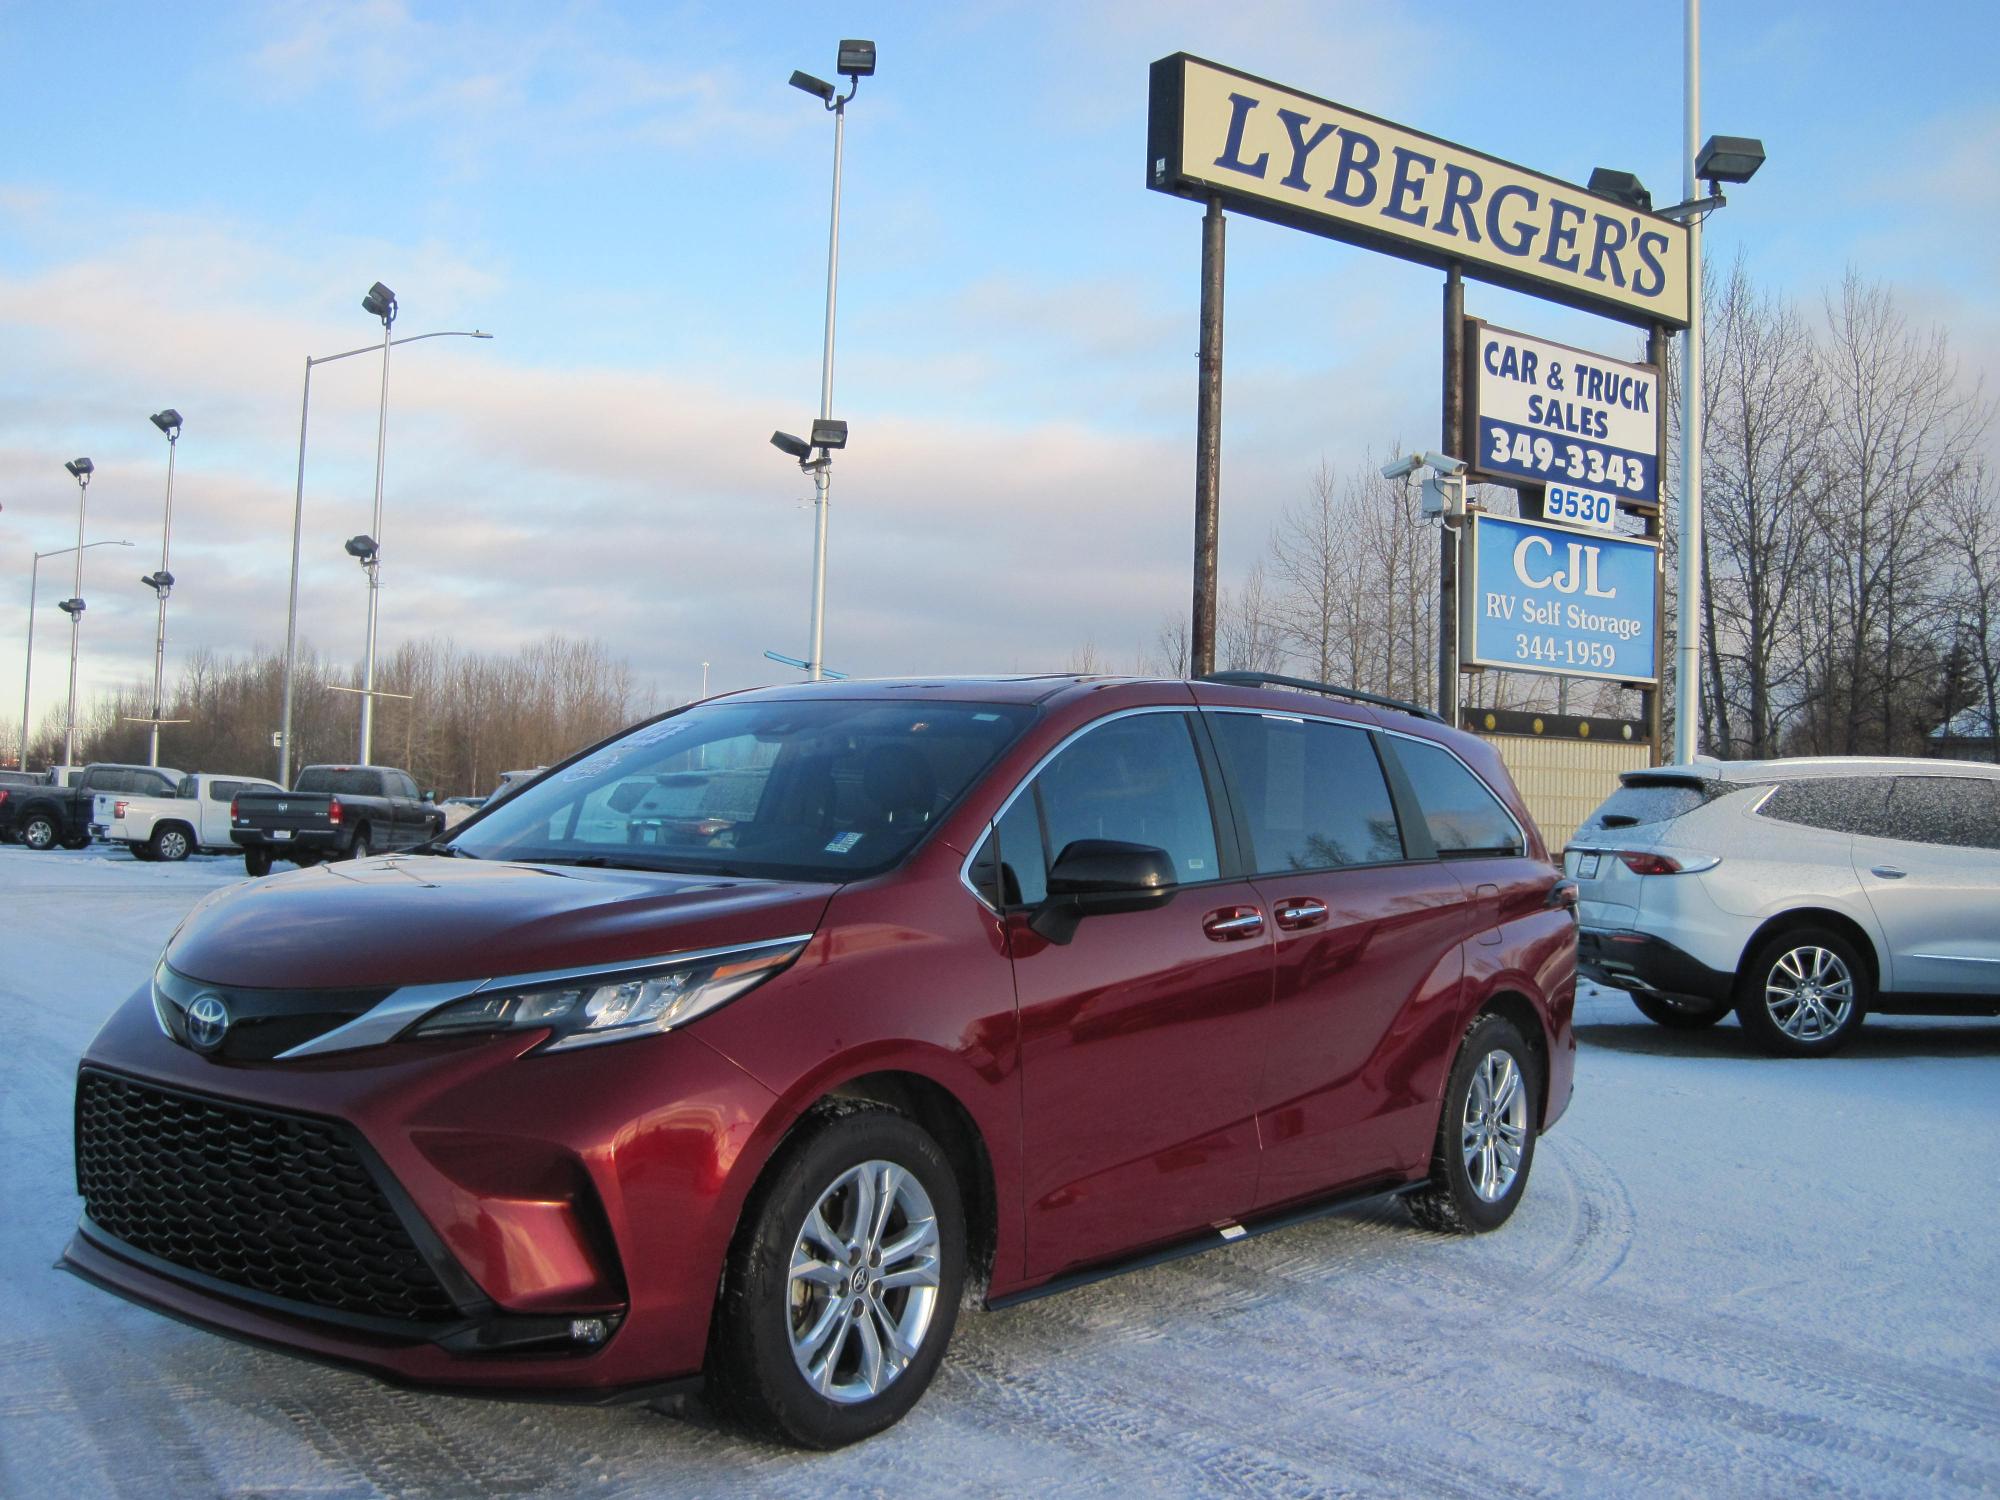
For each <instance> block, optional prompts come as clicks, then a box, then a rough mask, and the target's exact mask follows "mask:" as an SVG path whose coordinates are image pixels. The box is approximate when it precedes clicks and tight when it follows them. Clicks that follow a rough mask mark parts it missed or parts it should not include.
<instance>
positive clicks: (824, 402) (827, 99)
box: [771, 40, 875, 682]
mask: <svg viewBox="0 0 2000 1500" xmlns="http://www.w3.org/2000/svg"><path fill="white" fill-rule="evenodd" d="M834 67H835V70H836V71H837V72H839V73H840V74H841V76H843V77H844V78H846V79H847V83H848V87H847V93H846V94H845V95H841V94H839V93H838V92H837V91H836V90H835V89H834V86H833V85H832V84H830V83H827V82H825V81H824V80H822V79H818V78H815V77H813V76H812V74H810V73H799V72H794V73H793V74H792V77H791V84H792V87H793V88H795V89H801V90H803V91H804V92H806V93H808V94H811V95H812V96H813V97H814V98H816V99H818V100H819V101H820V103H822V104H823V105H825V106H826V108H827V109H828V111H830V112H831V113H832V115H833V206H832V211H831V214H830V216H829V223H828V226H827V236H826V334H825V337H824V339H823V341H822V342H821V345H820V362H819V420H820V422H821V423H822V424H831V423H832V421H833V310H834V303H835V300H836V297H837V295H838V293H839V289H840V152H841V145H842V142H843V139H844V137H845V135H846V125H847V105H848V101H849V100H851V99H853V97H854V96H855V94H857V93H858V92H860V89H861V80H862V79H864V78H872V77H873V76H874V74H875V44H874V43H873V42H867V41H853V40H843V41H842V42H841V44H840V51H839V53H838V55H837V56H836V58H835V60H834ZM840 435H841V441H842V442H843V443H844V442H845V441H846V437H847V428H846V424H845V423H843V424H841V429H840ZM818 437H819V432H818V429H817V428H815V430H814V446H817V447H820V448H821V453H820V457H819V460H818V461H817V463H808V462H807V460H806V457H805V455H803V454H800V455H796V456H797V457H798V458H799V467H800V468H802V469H806V470H807V471H808V472H809V473H811V475H812V476H813V492H814V500H813V584H812V647H811V651H810V653H809V656H810V661H809V664H808V666H807V671H808V673H809V674H810V675H811V678H812V680H813V681H814V682H818V681H819V680H820V677H821V671H822V668H821V662H822V660H823V659H824V649H823V648H824V645H825V640H826V525H827V491H828V489H829V488H830V487H831V485H832V478H833V476H832V463H833V461H832V458H831V456H830V455H829V454H828V453H827V452H826V451H825V450H826V448H827V447H837V446H839V444H826V445H821V444H819V442H818ZM771 441H772V442H774V443H776V442H777V441H778V439H777V438H776V437H773V438H772V440H771ZM792 441H793V442H794V443H796V442H797V441H798V440H797V439H796V438H794V439H792ZM779 446H780V447H784V446H785V445H783V444H779ZM786 451H787V452H790V451H791V450H790V449H789V448H786Z"/></svg>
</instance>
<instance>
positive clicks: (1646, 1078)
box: [0, 846, 2000, 1500]
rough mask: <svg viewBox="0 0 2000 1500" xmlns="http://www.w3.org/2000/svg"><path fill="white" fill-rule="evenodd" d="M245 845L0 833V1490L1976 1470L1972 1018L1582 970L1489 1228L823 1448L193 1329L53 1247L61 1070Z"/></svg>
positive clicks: (1736, 1488)
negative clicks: (1830, 1028) (406, 1376)
mask: <svg viewBox="0 0 2000 1500" xmlns="http://www.w3.org/2000/svg"><path fill="white" fill-rule="evenodd" d="M241 873H242V872H241V866H240V865H239V864H237V863H235V862H234V861H229V860H221V859H199V858H198V859H194V860H191V861H189V862H188V863H187V864H184V865H177V866H170V865H143V864H137V863H135V862H134V861H133V860H131V859H130V857H129V856H127V855H126V854H125V853H124V852H123V851H122V850H120V851H118V852H117V853H115V854H112V853H106V852H102V851H98V850H92V851H88V852H85V853H77V854H71V853H49V854H31V853H29V852H27V851H26V850H23V849H21V848H19V847H17V846H7V847H0V1020H4V1024H5V1033H4V1040H0V1288H4V1297H0V1494H4V1495H6V1496H9V1497H13V1496H22V1497H28V1496H61V1497H65V1500H67V1497H70V1496H79V1495H85V1496H97V1495H119V1496H127V1495H129V1496H134V1497H144V1500H156V1497H163V1496H171V1497H183V1496H208V1495H218V1496H221V1495H227V1496H251V1495H259V1496H262V1495H273V1494H277V1493H280V1492H282V1493H285V1494H291V1495H313V1496H340V1497H359V1496H373V1495H425V1496H458V1495H465V1496H484V1495H590V1496H634V1497H637V1496H655V1495H666V1494H717V1493H721V1492H725V1491H726V1492H730V1493H748V1494H774V1495H776V1494H784V1495H795V1494H800V1493H805V1492H811V1493H815V1494H828V1495H832V1494H869V1493H880V1492H884V1491H889V1492H898V1493H903V1494H936V1493H980V1494H986V1493H991V1494H1020V1493H1023V1492H1027V1491H1033V1490H1044V1491H1046V1492H1049V1493H1054V1494H1061V1495H1064V1496H1070V1495H1080V1494H1101V1495H1120V1496H1122V1495H1128V1494H1164V1495H1185V1494H1249V1495H1307V1494H1344V1493H1345V1494H1366V1495H1390V1494H1411V1495H1424V1496H1449V1495H1459V1494H1466V1495H1471V1494H1478V1495H1483V1496H1484V1495H1493V1494H1496V1493H1497V1494H1520V1495H1533V1494H1542V1493H1565V1494H1581V1495H1604V1494H1614V1493H1625V1492H1650V1493H1683V1494H1701V1495H1731V1496H1737V1495H1757V1494H1807V1493H1813V1494H1817V1493H1820V1492H1824V1491H1840V1492H1852V1493H1867V1494H1909V1495H1927V1496H1928V1495H1944V1494H1954V1493H1984V1494H1994V1493H1996V1492H2000V1311H1996V1302H2000V1298H1996V1292H1995V1288H1996V1285H2000V1168H1996V1165H1995V1160H1996V1158H1995V1152H1994V1149H1993V1143H1994V1142H1995V1140H1996V1139H2000V1087H1996V1084H2000V1022H1983V1023H1980V1022H1955V1021H1924V1020H1887V1021H1871V1022H1870V1023H1869V1025H1868V1027H1867V1029H1866V1030H1865V1031H1864V1032H1863V1033H1862V1035H1861V1037H1860V1039H1859V1040H1858V1041H1857V1042H1856V1044H1855V1045H1854V1046H1853V1047H1851V1048H1850V1049H1849V1050H1848V1051H1847V1052H1846V1053H1845V1054H1843V1055H1842V1056H1841V1057H1839V1058H1835V1059H1832V1060H1827V1061H1819V1062H1773V1061H1770V1060H1767V1059H1765V1058H1762V1057H1759V1056H1754V1055H1752V1054H1751V1053H1750V1051H1749V1049H1748V1048H1747V1046H1746V1045H1745V1044H1744V1041H1743V1038H1742V1036H1741V1034H1740V1033H1739V1032H1738V1031H1737V1030H1736V1028H1735V1025H1734V1023H1733V1022H1730V1023H1726V1024H1725V1025H1724V1026H1723V1027H1722V1028H1721V1029H1720V1030H1719V1031H1717V1032H1715V1033H1713V1034H1710V1035H1704V1036H1693V1037H1689V1036H1681V1035H1675V1034H1671V1033H1668V1032H1665V1031H1662V1030H1660V1029H1659V1028H1657V1027H1654V1026H1652V1025H1651V1024H1649V1023H1648V1022H1646V1021H1644V1020H1642V1019H1641V1018H1640V1017H1639V1016H1638V1014H1637V1013H1636V1012H1635V1011H1634V1010H1633V1009H1632V1007H1631V1006H1630V1005H1629V1004H1628V1003H1627V1002H1625V1001H1624V1000H1622V999H1619V998H1617V997H1615V996H1611V995H1608V994H1596V995H1591V996H1590V997H1588V998H1587V999H1586V1000H1585V1001H1584V1003H1583V1004H1582V1006H1581V1007H1580V1022H1581V1025H1580V1035H1581V1038H1582V1055H1581V1058H1580V1059H1579V1063H1578V1068H1577V1079H1578V1083H1577V1095H1576V1101H1575V1104H1574V1105H1573V1106H1572V1108H1571V1111H1570V1113H1569V1115H1568V1116H1567V1117H1566V1118H1565V1119H1564V1120H1563V1122H1562V1123H1561V1125H1560V1126H1559V1127H1558V1128H1557V1130H1556V1131H1555V1133H1554V1134H1552V1135H1551V1136H1549V1137H1548V1138H1547V1139H1546V1140H1545V1141H1544V1142H1543V1145H1542V1150H1541V1153H1540V1155H1539V1156H1538V1157H1537V1159H1536V1163H1535V1171H1534V1178H1533V1181H1532V1182H1531V1183H1530V1185H1529V1190H1528V1196H1527V1199H1526V1201H1525V1203H1524V1204H1523V1206H1522V1208H1521V1211H1520V1212H1519V1213H1518V1214H1517V1215H1516V1217H1515V1219H1514V1221H1513V1222H1512V1223H1511V1224H1510V1225H1509V1226H1508V1227H1507V1228H1506V1229H1504V1230H1502V1231H1501V1232H1500V1233H1498V1234H1494V1235H1489V1236H1486V1237H1484V1238H1482V1239H1478V1240H1447V1239H1438V1238H1434V1237H1432V1236H1429V1235H1426V1234H1422V1233H1420V1232H1418V1231H1417V1230H1415V1229H1413V1228H1412V1227H1411V1226H1410V1225H1409V1223H1408V1221H1407V1220H1406V1218H1405V1217H1404V1216H1403V1215H1402V1213H1401V1211H1400V1210H1399V1209H1397V1208H1396V1207H1395V1206H1393V1205H1384V1206H1381V1207H1378V1208H1372V1209H1362V1210H1358V1211H1355V1212H1350V1213H1346V1214H1343V1215H1340V1216H1338V1217H1335V1218H1332V1219H1327V1220H1322V1221H1320V1222H1318V1223H1316V1224H1312V1225H1307V1226H1304V1227H1301V1228H1296V1229H1291V1230H1287V1231H1283V1232H1280V1233H1276V1234H1272V1235H1267V1236H1264V1237H1262V1238H1260V1239H1256V1240H1251V1241H1248V1242H1246V1243H1244V1244H1241V1245H1238V1246H1234V1247H1232V1248H1229V1249H1226V1250H1223V1251H1219V1252H1217V1253H1215V1254H1212V1255H1207V1256H1202V1257H1199V1258H1196V1259H1194V1260H1189V1261H1182V1262H1179V1263H1177V1264H1174V1265H1171V1266H1166V1267H1161V1268H1158V1269H1155V1270H1150V1271H1145V1272H1141V1273H1139V1274H1136V1275H1133V1276H1129V1277H1126V1278H1123V1279H1121V1280H1118V1281H1113V1282H1109V1283H1105V1284H1103V1285H1100V1286H1097V1287H1093V1288H1089V1289H1086V1290H1083V1291H1080V1292H1074V1293H1070V1294H1068V1295H1066V1296H1061V1297H1055V1298H1051V1299H1048V1300H1046V1301H1042V1302H1038V1303H1032V1304H1029V1305H1027V1306H1025V1307H1022V1308H1019V1309H1016V1310H1014V1311H1011V1312H1006V1313H998V1314H986V1315H982V1314H969V1315H967V1317H966V1318H965V1319H964V1320H963V1321H962V1322H961V1323H960V1326H959V1334H958V1338H957V1340H956V1342H955V1344H954V1346H953V1348H952V1351H951V1355H950V1357H949V1358H948V1359H947V1361H946V1363H945V1366H944V1369H943V1371H942V1373H941V1375H940V1377H939V1379H938V1382H937V1384H936V1385H935V1386H934V1387H933V1389H932V1391H931V1393H930V1395H929V1396H928V1397H927V1398H926V1399H925V1400H924V1402H923V1403H922V1404H921V1405H919V1407H918V1408H917V1410H916V1412H915V1413H914V1414H913V1415H912V1416H911V1417H910V1418H909V1420H907V1421H906V1422H904V1423H903V1424H902V1425H901V1426H899V1427H897V1428H895V1429H893V1430H892V1431H890V1432H889V1433H887V1434H886V1435H884V1436H882V1437H880V1438H877V1439H875V1440H874V1441H872V1442H869V1443H865V1444H862V1445H861V1446H859V1447H857V1448H851V1449H848V1450H846V1451H844V1452H842V1453H838V1454H834V1455H830V1456H805V1455H800V1454H797V1453H793V1452H789V1451H786V1450H781V1449H776V1448H767V1447H761V1446H758V1445H755V1444H752V1443H749V1442H746V1441H744V1440H742V1439H740V1438H738V1437H736V1436H735V1435H733V1434H731V1433H729V1432H727V1431H724V1430H721V1429H719V1428H718V1427H717V1426H716V1425H715V1424H714V1422H713V1421H712V1420H711V1419H710V1418H709V1416H708V1415H707V1413H706V1412H705V1411H703V1410H702V1409H701V1408H700V1406H699V1405H698V1404H696V1405H692V1406H690V1408H689V1409H688V1410H687V1411H686V1412H685V1413H683V1414H681V1415H663V1414H660V1413H656V1412H653V1411H650V1410H647V1409H644V1408H627V1409H619V1410H611V1411H596V1410H578V1409H573V1408H566V1407H552V1406H522V1405H510V1404H503V1403H496V1402H480V1401H470V1400H461V1399H454V1398H447V1397H438V1396H426V1395H419V1394H412V1393H410V1392H404V1391H396V1390H392V1389H390V1388H388V1387H386V1386H382V1385H378V1384H375V1383H373V1382H371V1381H369V1380H367V1379H365V1378H363V1377H361V1376H357V1375H349V1374H344V1373H340V1372H336V1371H331V1370H327V1369H322V1368H320V1367H317V1366H314V1365H309V1364H305V1363H303V1362H300V1361H296V1360H292V1359H288V1358H286V1357H284V1356H281V1355H276V1354H267V1353H263V1352H259V1351H256V1350H253V1349H249V1348H246V1347H244V1346H242V1345H239V1344H235V1343H231V1342H228V1341H226V1340H224V1339H221V1338H217V1337H215V1336H213V1335H210V1334H206V1333H201V1332H198V1331H196V1330H193V1329H190V1328H186V1327H183V1326H182V1325H180V1324H178V1323H174V1322H170V1321H168V1320H167V1319H165V1318H162V1317H159V1316H157V1315H155V1314H152V1313H149V1312H145V1311H143V1310H141V1309H139V1308H136V1307H133V1306H130V1305H128V1304H126V1303H124V1302H122V1301H119V1300H118V1299H116V1298H113V1297H110V1296H108V1295H106V1294H105V1293H103V1292H100V1291H97V1290H94V1289H93V1288H91V1287H89V1286H86V1285H85V1284H84V1283H82V1282H80V1281H77V1280H75V1279H74V1278H71V1277H68V1276H65V1275H61V1274H59V1273H57V1272H56V1271H54V1270H52V1269H51V1268H50V1266H51V1262H52V1261H54V1259H55V1258H56V1256H57V1254H58V1253H59V1252H60V1250H61V1248H62V1246H63V1243H64V1241H65V1240H66V1239H67V1238H68V1236H69V1233H70V1228H71V1225H72V1223H73V1222H74V1220H75V1217H76V1214H77V1211H78V1201H77V1199H76V1198H75V1196H74V1194H73V1184H72V1178H71V1165H70V1151H71V1146H70V1091H71V1083H72V1075H73V1072H74V1068H75V1064H76V1059H77V1056H78V1053H79V1052H80V1051H81V1049H82V1048H83V1046H84V1044H85V1043H86V1042H87V1041H88V1039H89V1038H90V1036H91V1034H92V1033H93V1032H94V1031H95V1030H96V1028H97V1026H98V1024H99V1023H100V1022H101V1021H102V1019H103V1018H104V1016H105V1015H106V1014H107V1013H108V1012H109V1010H110V1009H111V1008H112V1007H113V1006H114V1005H115V1004H116V1003H117V1002H118V1001H119V1000H121V999H122V998H123V997H124V996H125V995H126V994H128V993H129V992H130V991H131V990H132V989H133V988H135V987H136V986H137V985H138V984H139V983H140V982H141V981H142V980H143V979H144V977H145V975H146V973H147V971H148V969H149V967H150V965H151V963H152V960H153V958H154V956H155V955H156V954H157V952H158V950H159V948H160V946H161V944H162V943H163V942H164V941H165V939H166V937H167V935H168V934H169V933H170V932H171V931H172V930H173V928H174V926H175V924H176V923H178V922H179V920H180V918H181V916H182V915H183V914H184V913H185V912H186V911H187V909H188V908H189V907H190V906H191V905H192V904H193V903H194V902H195V901H196V900H197V899H199V897H200V896H201V895H203V894H204V893H206V892H207V891H209V890H212V889H214V888H215V887H216V886H218V885H222V884H227V883H229V882H231V881H234V880H236V879H238V878H240V876H241Z"/></svg>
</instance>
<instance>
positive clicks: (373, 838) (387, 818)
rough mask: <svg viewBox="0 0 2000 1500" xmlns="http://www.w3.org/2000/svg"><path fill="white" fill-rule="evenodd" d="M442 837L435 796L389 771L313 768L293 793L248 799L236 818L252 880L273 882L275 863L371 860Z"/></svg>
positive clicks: (235, 838) (235, 837)
mask: <svg viewBox="0 0 2000 1500" xmlns="http://www.w3.org/2000/svg"><path fill="white" fill-rule="evenodd" d="M442 832H444V813H443V812H442V811H440V810H439V808H438V806H437V804H436V802H434V801H433V800H432V794H430V793H424V794H421V795H420V794H419V793H418V791H417V784H416V783H415V782H414V781H412V780H411V779H410V775H409V773H408V772H407V771H398V770H395V769H394V768H393V767H390V766H307V767H306V768H305V769H304V770H303V771H301V772H299V777H298V780H297V781H296V782H295V783H294V784H293V786H292V789H291V790H290V791H289V792H287V791H282V790H273V791H248V792H241V793H239V794H238V795H237V797H236V801H235V804H234V805H233V806H232V807H231V808H230V810H229V837H230V840H231V841H232V842H233V843H235V844H236V845H237V846H238V847H239V848H240V849H242V851H243V868H244V869H246V870H248V871H249V872H250V873H251V874H252V875H268V874H270V873H271V862H272V861H273V860H274V859H289V860H290V861H292V863H294V864H296V865H302V866H303V865H315V864H318V863H319V862H320V861H321V860H323V859H365V858H367V856H368V855H370V854H373V853H375V852H377V851H379V850H383V849H406V848H408V847H410V846H411V845H412V844H422V843H426V842H428V841H429V840H431V839H434V838H436V837H437V836H438V835H439V834H440V833H442Z"/></svg>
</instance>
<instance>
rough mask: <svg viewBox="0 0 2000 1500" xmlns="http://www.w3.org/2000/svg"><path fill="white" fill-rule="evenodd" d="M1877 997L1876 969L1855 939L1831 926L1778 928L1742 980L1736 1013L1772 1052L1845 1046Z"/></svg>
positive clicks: (1813, 1053)
mask: <svg viewBox="0 0 2000 1500" xmlns="http://www.w3.org/2000/svg"><path fill="white" fill-rule="evenodd" d="M1820 954H1824V955H1826V958H1825V959H1824V960H1823V961H1822V960H1820V959H1819V958H1818V957H1817V956H1816V955H1820ZM1828 981H1831V982H1828ZM1843 1002H1844V1003H1845V1005H1846V1010H1845V1012H1844V1013H1842V1012H1841V1010H1840V1007H1841V1005H1842V1003H1843ZM1874 1002H1875V980H1874V977H1873V971H1872V970H1871V969H1870V968H1869V966H1868V965H1867V963H1866V962H1864V961H1863V959H1862V957H1861V955H1860V954H1859V953H1858V952H1856V951H1855V948H1854V944H1853V943H1851V942H1849V941H1848V940H1847V939H1846V938H1844V937H1842V936H1841V935H1840V934H1839V933H1837V932H1834V931H1831V930H1830V929H1828V928H1825V927H1793V928H1789V929H1787V930H1786V931H1784V932H1779V933H1775V934H1773V935H1772V936H1771V937H1770V938H1768V939H1766V940H1765V941H1764V942H1763V943H1762V944H1760V945H1759V947H1758V948H1757V951H1756V952H1755V953H1753V954H1751V956H1750V958H1749V961H1748V962H1746V963H1745V964H1744V965H1743V969H1742V972H1741V973H1740V974H1739V975H1738V976H1737V981H1736V1015H1737V1019H1739V1020H1740V1021H1742V1023H1743V1029H1744V1030H1745V1031H1746V1032H1748V1033H1749V1034H1750V1037H1751V1039H1752V1040H1753V1041H1755V1042H1756V1043H1757V1045H1758V1046H1760V1047H1762V1048H1763V1049H1764V1050H1765V1051H1766V1052H1768V1053H1770V1054H1771V1055H1772V1056H1773V1057H1825V1056H1827V1055H1829V1054H1830V1053H1834V1052H1838V1051H1839V1050H1840V1049H1841V1048H1842V1047H1845V1046H1846V1045H1847V1044H1848V1043H1849V1042H1850V1041H1852V1040H1853V1039H1854V1033H1855V1032H1857V1031H1859V1030H1860V1029H1861V1023H1862V1022H1863V1021H1864V1020H1866V1019H1867V1017H1868V1007H1869V1006H1870V1005H1872V1004H1874Z"/></svg>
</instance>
